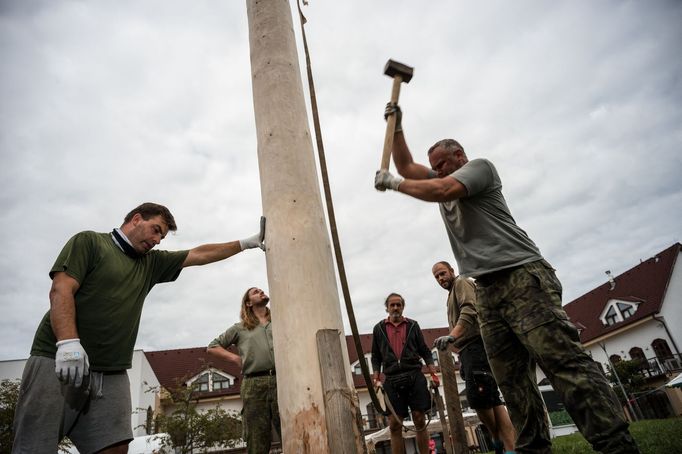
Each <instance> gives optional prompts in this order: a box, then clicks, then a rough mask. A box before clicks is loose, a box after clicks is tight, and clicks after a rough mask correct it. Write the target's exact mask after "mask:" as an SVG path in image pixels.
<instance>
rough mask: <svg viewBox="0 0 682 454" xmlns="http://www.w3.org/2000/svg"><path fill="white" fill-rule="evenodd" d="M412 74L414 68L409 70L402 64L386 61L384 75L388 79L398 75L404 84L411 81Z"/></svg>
mask: <svg viewBox="0 0 682 454" xmlns="http://www.w3.org/2000/svg"><path fill="white" fill-rule="evenodd" d="M413 73H414V68H411V67H409V66H407V65H403V64H402V63H398V62H397V61H394V60H389V61H387V62H386V66H384V74H386V75H387V76H388V77H395V76H397V75H400V77H401V78H402V80H403V82H405V83H408V82H409V81H410V80H412V74H413Z"/></svg>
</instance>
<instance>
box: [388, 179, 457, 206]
mask: <svg viewBox="0 0 682 454" xmlns="http://www.w3.org/2000/svg"><path fill="white" fill-rule="evenodd" d="M398 191H399V192H402V193H403V194H407V195H409V196H412V197H414V198H417V199H420V200H424V201H426V202H449V201H451V200H455V199H459V198H461V197H466V196H467V195H468V191H467V188H466V186H464V185H463V184H462V183H460V182H459V181H458V180H456V179H454V178H452V177H451V176H447V177H443V178H430V179H428V180H413V179H409V178H407V179H405V180H403V181H402V182H401V183H400V186H399V187H398Z"/></svg>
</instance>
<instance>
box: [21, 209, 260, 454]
mask: <svg viewBox="0 0 682 454" xmlns="http://www.w3.org/2000/svg"><path fill="white" fill-rule="evenodd" d="M176 229H177V226H176V224H175V219H174V218H173V215H172V214H171V213H170V211H169V210H168V209H167V208H166V207H164V206H162V205H158V204H155V203H143V204H142V205H140V206H138V207H136V208H135V209H133V210H132V211H131V212H130V213H128V214H127V215H126V217H125V219H124V221H123V225H121V227H120V228H117V229H114V230H113V231H112V232H111V233H96V232H91V231H85V232H80V233H78V234H76V235H74V236H73V237H72V238H71V239H70V240H69V241H68V242H67V243H66V245H65V246H64V248H63V249H62V251H61V253H60V254H59V256H58V257H57V260H56V261H55V263H54V265H53V266H52V268H51V270H50V278H51V279H52V287H51V289H50V295H49V297H50V310H49V311H48V312H47V314H45V316H44V317H43V319H42V321H41V322H40V325H39V326H38V330H37V331H36V335H35V338H34V341H33V346H32V347H31V357H30V358H29V359H28V361H27V363H26V367H25V368H24V373H23V376H22V383H21V389H20V392H19V400H18V402H17V408H16V412H15V417H14V433H15V435H14V445H13V449H12V452H13V453H14V454H18V453H25V454H28V453H31V454H33V453H42V452H49V453H54V452H56V451H57V445H58V443H59V442H60V441H61V439H62V438H63V437H64V436H68V437H69V438H70V439H71V441H72V442H73V444H74V445H75V446H76V448H78V450H79V451H80V452H104V453H118V452H121V453H125V452H127V450H128V443H129V442H130V440H132V438H133V436H132V429H131V420H130V416H131V413H132V408H131V402H130V388H129V382H128V375H127V373H126V369H129V368H130V367H131V361H132V356H133V348H134V345H135V339H136V338H137V331H138V327H139V324H140V316H141V313H142V305H143V304H144V300H145V297H146V296H147V294H148V293H149V291H150V290H151V289H152V287H154V285H155V284H157V283H161V282H171V281H174V280H175V279H176V278H177V277H178V275H179V274H180V271H181V270H182V268H184V267H187V266H197V265H205V264H208V263H213V262H217V261H219V260H224V259H227V258H228V257H231V256H233V255H235V254H237V253H239V252H241V251H243V250H245V249H250V248H255V247H260V248H264V246H263V238H264V235H265V232H264V229H261V232H259V233H258V234H256V235H253V236H251V237H249V238H246V239H244V240H240V241H231V242H228V243H215V244H205V245H202V246H198V247H195V248H193V249H190V250H186V251H174V252H169V251H156V250H152V249H153V248H154V247H155V246H156V245H157V244H159V243H160V242H161V240H163V239H164V238H165V237H166V234H167V233H168V232H169V231H175V230H176Z"/></svg>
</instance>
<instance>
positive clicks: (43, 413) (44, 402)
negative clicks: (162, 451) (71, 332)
mask: <svg viewBox="0 0 682 454" xmlns="http://www.w3.org/2000/svg"><path fill="white" fill-rule="evenodd" d="M54 369H55V364H54V359H52V358H46V357H42V356H31V357H30V358H29V359H28V361H27V362H26V367H24V373H23V376H22V379H21V389H20V390H19V400H18V401H17V408H16V412H15V415H14V446H13V448H12V454H19V453H21V454H29V453H30V454H42V453H45V454H54V453H55V452H57V445H58V444H59V442H60V441H61V439H62V438H63V437H65V436H67V437H69V439H71V441H72V442H73V444H74V445H75V446H76V448H78V451H79V452H80V453H81V454H89V453H93V452H97V451H100V450H102V449H104V448H106V447H108V446H112V445H115V444H118V443H120V442H125V441H130V440H132V439H133V431H132V427H131V419H130V418H131V415H132V408H131V403H130V382H129V380H128V374H127V373H126V371H120V372H115V373H106V375H100V377H101V379H102V380H101V383H100V382H99V380H95V379H94V378H93V379H90V380H86V381H87V382H88V384H89V386H87V387H86V381H84V383H83V386H82V387H81V388H78V389H76V388H73V387H71V386H64V385H62V384H61V383H60V382H59V380H58V379H57V376H56V375H55V372H54ZM90 377H94V374H91V375H90ZM100 385H101V386H100Z"/></svg>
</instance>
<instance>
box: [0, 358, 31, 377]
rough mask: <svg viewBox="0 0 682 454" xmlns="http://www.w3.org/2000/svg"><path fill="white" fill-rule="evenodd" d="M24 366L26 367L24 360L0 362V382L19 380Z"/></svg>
mask: <svg viewBox="0 0 682 454" xmlns="http://www.w3.org/2000/svg"><path fill="white" fill-rule="evenodd" d="M24 365H26V360H25V359H10V360H7V361H0V380H21V374H22V373H23V372H24Z"/></svg>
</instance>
